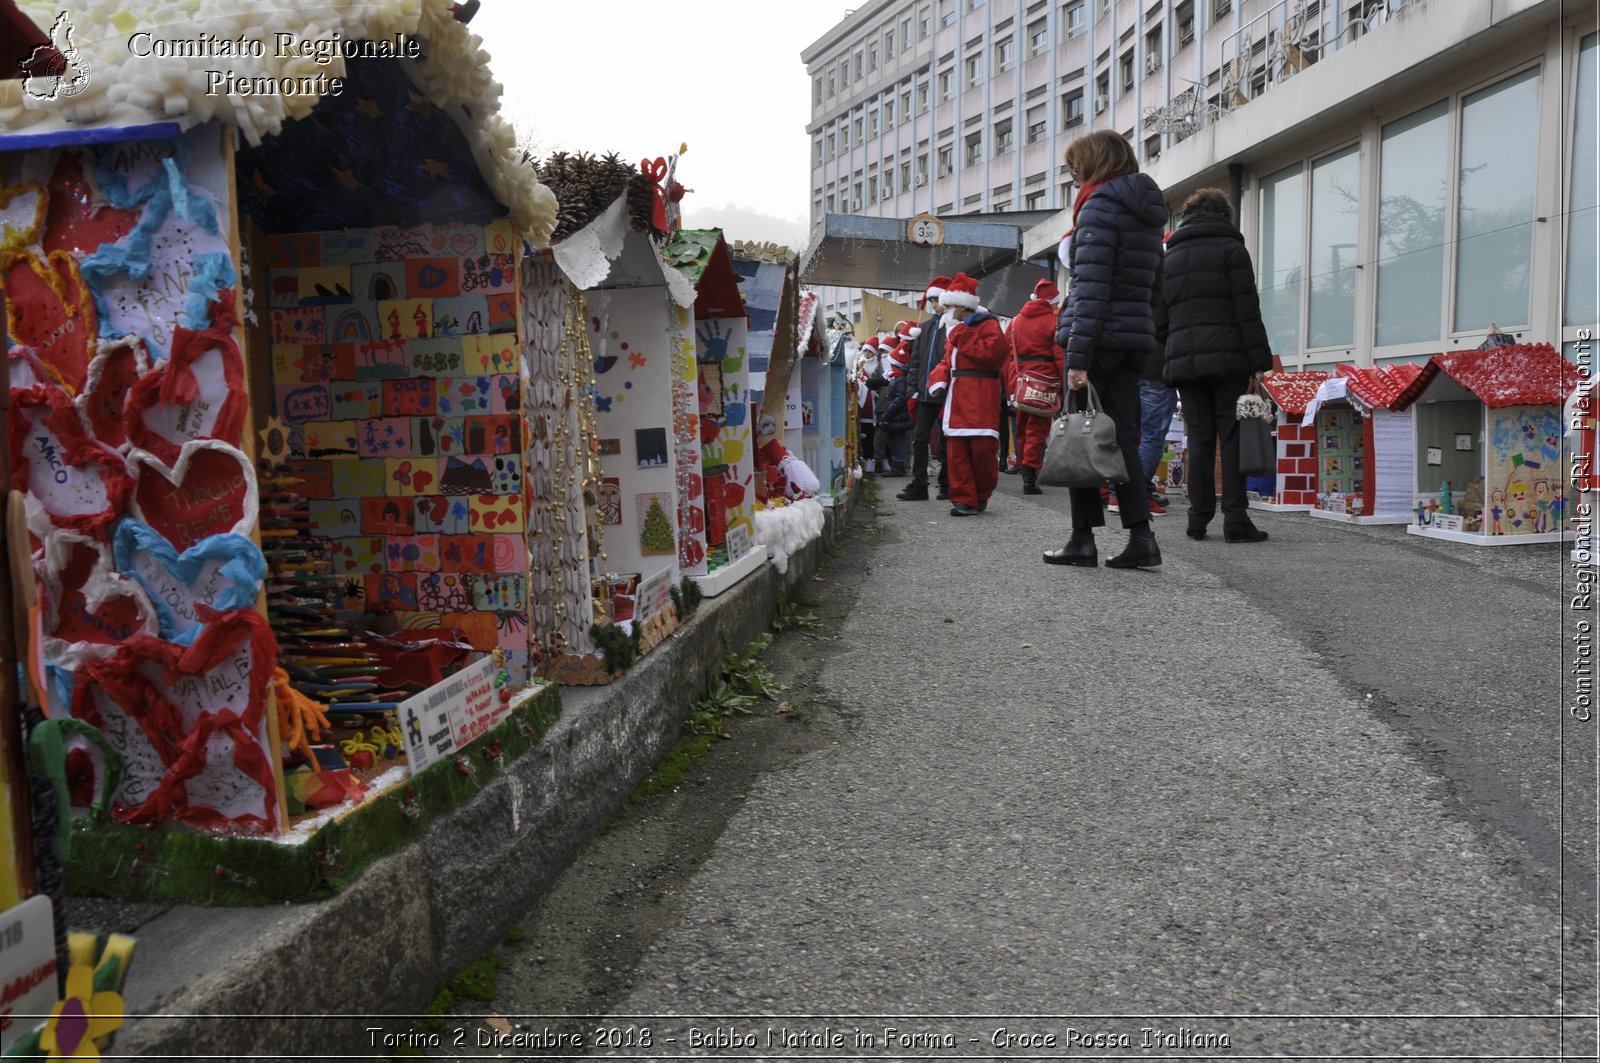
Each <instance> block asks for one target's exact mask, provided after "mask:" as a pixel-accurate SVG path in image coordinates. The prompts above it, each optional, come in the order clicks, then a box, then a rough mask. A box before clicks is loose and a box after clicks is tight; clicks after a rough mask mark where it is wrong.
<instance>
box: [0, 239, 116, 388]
mask: <svg viewBox="0 0 1600 1063" xmlns="http://www.w3.org/2000/svg"><path fill="white" fill-rule="evenodd" d="M4 284H5V295H6V327H7V329H8V330H9V334H10V337H11V342H12V343H19V344H22V345H24V346H27V347H32V348H33V349H34V351H35V352H36V353H37V354H38V356H39V360H40V361H42V362H43V363H44V364H45V365H46V366H48V367H49V369H50V372H51V375H52V376H54V377H55V378H56V380H58V381H59V382H60V383H61V385H62V386H63V387H65V388H66V389H67V390H68V391H69V392H71V393H72V394H74V395H76V394H77V393H78V392H79V391H80V390H82V388H83V382H84V378H85V377H86V376H87V375H88V372H89V354H90V352H91V351H93V350H94V342H95V335H96V332H97V331H98V325H97V322H96V318H95V310H94V300H93V299H92V298H90V296H89V288H88V286H87V285H85V284H84V283H83V278H82V277H81V276H79V274H78V263H77V260H76V259H74V258H73V257H72V256H71V255H69V254H67V253H65V252H64V251H52V252H50V254H49V257H48V258H47V259H45V260H40V259H38V258H35V257H33V256H32V255H25V256H24V257H22V258H21V259H20V260H19V261H17V262H16V263H15V264H14V265H12V266H11V267H10V268H9V269H7V270H6V272H5V278H4Z"/></svg>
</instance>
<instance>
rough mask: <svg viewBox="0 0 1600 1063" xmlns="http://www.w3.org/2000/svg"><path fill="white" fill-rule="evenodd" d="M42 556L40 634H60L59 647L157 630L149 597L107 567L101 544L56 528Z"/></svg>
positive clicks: (111, 642) (115, 641)
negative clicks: (42, 593) (42, 591)
mask: <svg viewBox="0 0 1600 1063" xmlns="http://www.w3.org/2000/svg"><path fill="white" fill-rule="evenodd" d="M43 557H44V560H43V565H44V580H43V583H44V596H43V597H44V615H43V625H44V634H45V635H46V636H47V637H48V638H53V639H57V640H59V641H60V643H61V644H62V647H61V648H62V649H66V648H70V647H73V646H76V645H78V644H87V645H94V646H116V645H120V644H122V643H124V642H126V641H128V640H129V639H130V638H132V637H133V636H135V635H153V634H155V631H156V624H155V621H154V613H153V612H152V609H151V606H150V600H149V598H147V597H146V596H145V594H144V592H143V589H142V588H141V587H139V585H138V584H136V583H133V582H131V581H130V580H127V579H125V578H123V577H122V576H121V575H120V574H118V573H117V572H116V571H115V570H114V569H113V568H112V567H111V558H110V554H109V552H108V551H107V550H106V548H105V546H104V545H103V544H101V543H100V542H98V541H96V540H94V539H89V538H85V537H84V536H81V535H78V534H77V533H75V532H70V531H58V532H54V533H52V534H51V535H50V536H49V537H48V539H47V540H46V543H45V549H44V554H43ZM51 656H52V657H59V656H61V654H51ZM56 663H58V664H60V663H62V662H61V661H60V660H58V661H57V662H56Z"/></svg>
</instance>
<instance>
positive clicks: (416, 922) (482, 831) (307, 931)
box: [113, 492, 860, 1058]
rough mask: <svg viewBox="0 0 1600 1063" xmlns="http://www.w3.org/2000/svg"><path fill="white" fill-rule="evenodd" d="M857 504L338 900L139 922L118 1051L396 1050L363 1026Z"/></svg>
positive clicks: (418, 979)
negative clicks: (783, 568)
mask: <svg viewBox="0 0 1600 1063" xmlns="http://www.w3.org/2000/svg"><path fill="white" fill-rule="evenodd" d="M859 497H860V495H859V492H853V493H852V494H851V495H850V497H849V500H848V502H847V503H846V504H845V505H844V506H840V507H836V508H834V509H830V510H828V511H827V520H826V522H825V524H824V527H823V532H822V535H821V537H820V538H819V539H818V540H817V541H815V542H812V543H810V544H808V545H807V546H806V547H805V548H804V549H803V550H801V551H800V552H799V553H797V554H796V555H794V556H793V557H791V558H790V560H789V571H788V572H787V573H786V574H785V575H782V576H780V575H779V574H778V573H777V571H776V570H775V569H773V568H772V566H770V565H768V566H766V567H764V568H762V569H761V570H760V571H759V572H756V573H754V574H752V575H751V576H749V577H748V578H746V579H745V580H744V581H743V582H741V583H740V584H739V585H738V586H736V587H734V588H732V589H730V590H729V591H728V592H727V593H725V594H723V595H720V596H719V597H717V598H714V599H710V600H708V601H706V602H705V603H703V604H702V605H701V607H700V608H699V610H697V611H696V613H695V615H694V617H693V618H692V619H691V620H690V622H689V623H688V624H685V625H684V626H683V627H682V628H680V629H679V630H678V631H677V633H676V634H674V635H673V636H672V637H671V638H670V639H668V640H667V643H666V644H665V645H663V646H660V647H658V648H657V649H656V650H655V651H654V652H652V653H650V654H648V655H647V656H646V657H644V658H643V659H642V660H641V661H639V662H638V663H637V664H635V665H634V666H633V667H632V668H630V669H629V670H628V672H627V674H626V675H624V676H622V677H621V678H619V679H618V680H617V681H616V682H614V683H612V684H610V685H609V686H604V687H568V688H564V689H563V690H562V692H561V697H562V706H563V707H562V714H561V718H560V719H559V720H557V721H556V723H555V725H554V726H553V727H551V729H550V731H549V733H548V734H547V735H545V737H544V740H543V741H542V742H540V744H539V746H538V747H537V748H535V749H533V750H531V751H530V752H528V753H527V754H526V755H524V756H523V757H522V758H521V759H520V760H518V761H517V762H516V763H515V764H513V765H511V766H510V767H509V768H507V770H506V771H505V772H504V773H503V774H502V775H500V776H498V777H497V778H495V779H494V780H492V781H491V782H489V783H488V784H487V785H486V786H484V788H483V790H482V791H481V792H480V793H479V794H478V795H477V796H476V797H474V798H473V799H472V800H471V801H469V802H468V803H467V804H465V805H463V806H462V807H460V808H458V809H456V810H455V811H453V812H451V813H450V814H448V815H446V816H444V817H442V818H440V819H439V820H437V821H436V822H434V823H433V824H432V825H431V826H430V827H429V829H428V831H427V833H426V834H425V835H423V837H422V839H421V840H420V841H419V842H417V843H416V844H413V845H411V846H409V847H408V848H406V849H404V850H402V851H400V852H398V853H395V854H394V855H392V856H389V857H386V858H385V859H383V860H380V861H379V862H377V863H375V864H374V865H372V867H370V868H368V869H367V871H366V873H365V874H363V875H362V876H361V877H360V878H359V879H357V880H356V881H355V882H354V883H352V884H351V886H350V887H349V888H348V889H346V890H345V891H344V892H343V893H341V894H340V895H339V896H337V897H334V898H331V899H329V900H326V901H320V902H317V903H314V904H304V905H289V904H285V905H281V906H274V907H266V908H201V907H185V906H180V907H177V908H173V909H171V910H169V911H167V912H165V913H163V914H162V915H160V916H158V917H157V918H155V919H153V920H151V921H150V922H149V923H147V924H145V925H144V926H142V927H140V928H139V929H138V931H137V932H136V937H137V939H138V948H137V950H136V952H135V954H134V962H133V967H132V969H131V972H130V975H129V979H128V984H127V987H126V1005H127V1011H128V1014H129V1016H130V1018H129V1019H128V1021H127V1023H126V1025H125V1026H124V1028H123V1030H122V1031H121V1032H120V1033H119V1034H118V1037H117V1041H116V1044H115V1045H114V1048H113V1051H114V1052H115V1053H116V1054H117V1055H119V1056H162V1055H169V1054H170V1055H180V1054H181V1055H186V1056H189V1057H191V1058H192V1057H194V1056H197V1055H199V1056H205V1055H212V1056H215V1057H216V1058H227V1057H229V1056H230V1055H235V1054H238V1053H239V1052H240V1051H241V1049H243V1048H245V1047H246V1046H248V1048H249V1051H251V1052H259V1053H268V1052H270V1053H280V1054H282V1055H286V1056H288V1055H311V1056H315V1055H318V1054H323V1055H329V1056H334V1055H341V1054H352V1053H362V1052H372V1053H373V1054H374V1055H375V1056H378V1057H387V1056H389V1055H391V1054H392V1052H391V1051H390V1050H383V1049H375V1048H374V1047H373V1042H372V1035H371V1034H370V1033H369V1027H374V1026H381V1027H382V1028H383V1030H384V1031H385V1032H388V1033H400V1032H403V1031H405V1030H406V1029H407V1028H409V1026H410V1023H409V1022H407V1021H403V1020H400V1019H390V1020H388V1021H385V1020H384V1016H407V1015H415V1014H418V1013H420V1012H421V1011H422V1009H423V1008H424V1007H426V1006H427V1005H428V1004H429V1002H430V1001H432V999H433V997H434V995H435V994H436V993H437V992H438V990H439V988H440V987H441V986H442V985H443V984H444V982H445V981H446V980H447V979H448V978H449V977H450V976H451V975H452V974H454V973H455V972H456V971H459V970H461V969H462V968H463V967H465V966H466V965H468V964H469V963H472V962H474V961H476V960H478V959H481V958H482V957H483V956H485V955H487V954H488V953H489V952H490V951H492V950H493V949H494V948H495V947H496V946H497V945H499V944H500V942H501V941H502V939H503V938H504V936H505V932H506V930H507V929H509V928H510V926H511V925H513V924H514V923H516V922H517V920H518V919H519V918H521V916H522V913H524V912H525V911H526V910H527V909H528V908H529V907H531V906H532V904H533V903H534V901H535V900H536V899H537V898H538V897H539V896H540V895H541V894H542V893H543V892H544V891H546V890H547V889H548V888H549V887H550V885H551V883H553V882H554V881H555V880H556V878H557V877H558V876H559V875H560V874H561V873H562V871H564V870H565V869H566V867H567V866H568V864H570V863H571V862H572V860H573V859H574V858H575V857H576V855H577V854H578V853H579V852H580V851H581V850H582V849H583V847H584V846H585V845H586V844H587V843H588V842H589V840H590V839H592V838H593V837H595V835H597V834H598V833H599V832H600V830H601V829H603V828H604V826H605V825H606V823H608V822H609V821H610V820H611V818H612V816H613V815H614V814H615V813H616V811H617V809H618V808H620V807H621V806H622V804H623V802H625V801H626V800H627V797H628V795H629V794H630V793H632V791H633V789H634V788H635V787H636V786H637V785H638V784H639V783H640V782H641V781H642V780H643V779H644V778H645V777H646V776H647V775H649V773H650V771H651V770H652V769H653V768H654V766H655V764H656V763H657V762H658V761H659V760H660V759H661V757H662V756H663V755H664V754H665V753H666V752H667V750H668V749H670V748H671V747H672V745H673V743H674V742H676V741H677V739H678V737H679V735H680V733H681V730H680V728H681V725H682V722H683V720H684V719H685V718H686V717H687V715H688V711H689V708H690V706H691V705H692V704H693V703H694V702H695V701H696V700H697V699H698V698H699V696H700V694H701V692H702V691H704V690H705V689H706V686H707V685H708V683H709V682H710V680H711V678H712V676H713V675H714V674H715V672H716V670H717V667H718V666H719V665H720V664H721V662H722V658H723V655H724V654H725V653H726V652H727V651H728V650H731V649H742V648H743V647H745V646H746V645H748V644H749V642H750V641H751V640H752V639H754V638H755V637H756V636H757V635H759V634H760V633H761V632H763V631H765V630H767V628H768V626H769V625H770V624H771V622H772V618H773V616H774V615H775V614H776V611H777V607H778V601H779V596H780V593H781V594H784V595H787V596H788V597H790V598H795V597H799V596H800V588H801V587H803V586H804V585H805V584H806V583H808V582H809V581H810V579H811V577H812V576H813V575H814V574H815V573H816V571H817V568H818V566H819V565H820V564H821V561H822V556H823V553H824V551H825V550H826V549H827V547H828V546H829V545H831V544H832V543H833V542H834V541H835V540H836V539H837V538H838V537H839V536H840V535H842V534H843V532H844V530H845V529H846V528H847V527H848V526H849V516H850V513H851V512H852V511H853V510H854V507H855V505H856V503H857V501H858V500H859ZM131 1016H141V1017H139V1018H132V1017H131ZM223 1016H226V1018H223Z"/></svg>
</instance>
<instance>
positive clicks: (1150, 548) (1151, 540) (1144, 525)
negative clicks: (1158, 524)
mask: <svg viewBox="0 0 1600 1063" xmlns="http://www.w3.org/2000/svg"><path fill="white" fill-rule="evenodd" d="M1159 564H1161V547H1159V546H1157V545H1156V535H1155V532H1153V531H1151V530H1150V522H1149V521H1147V520H1143V521H1140V522H1139V523H1138V524H1135V525H1134V526H1133V527H1131V528H1129V529H1128V545H1127V547H1126V548H1125V549H1124V550H1123V551H1122V553H1120V554H1118V555H1117V556H1116V557H1113V558H1111V559H1110V560H1108V561H1107V562H1106V567H1107V568H1155V567H1156V566H1157V565H1159Z"/></svg>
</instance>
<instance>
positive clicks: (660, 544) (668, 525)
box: [639, 494, 677, 555]
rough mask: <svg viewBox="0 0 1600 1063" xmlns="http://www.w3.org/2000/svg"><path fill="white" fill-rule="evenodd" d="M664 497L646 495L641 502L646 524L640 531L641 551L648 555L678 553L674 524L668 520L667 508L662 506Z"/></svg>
mask: <svg viewBox="0 0 1600 1063" xmlns="http://www.w3.org/2000/svg"><path fill="white" fill-rule="evenodd" d="M663 497H664V496H662V495H659V494H651V495H645V496H644V497H643V498H642V499H641V500H640V501H641V502H643V503H644V505H643V506H642V507H641V509H642V510H643V512H644V524H643V526H642V527H640V529H639V550H640V552H641V553H644V554H646V555H668V554H675V553H677V545H676V542H675V540H674V539H673V536H672V522H671V521H669V520H668V519H667V511H666V508H665V507H664V506H662V504H661V500H662V498H663Z"/></svg>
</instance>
